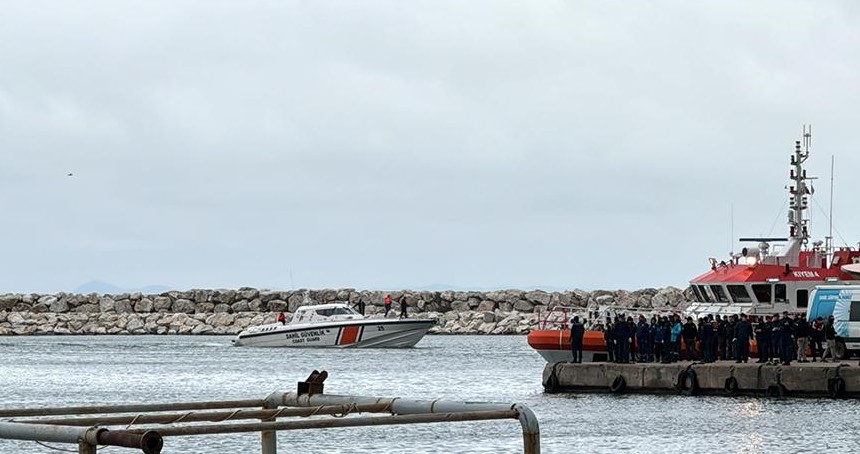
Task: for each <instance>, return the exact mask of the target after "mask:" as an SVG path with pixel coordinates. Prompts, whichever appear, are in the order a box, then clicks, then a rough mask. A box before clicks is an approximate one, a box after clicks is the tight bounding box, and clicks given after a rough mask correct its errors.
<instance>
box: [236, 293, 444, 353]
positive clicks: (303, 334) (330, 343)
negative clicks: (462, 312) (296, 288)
mask: <svg viewBox="0 0 860 454" xmlns="http://www.w3.org/2000/svg"><path fill="white" fill-rule="evenodd" d="M435 324H436V319H434V318H429V319H428V318H402V319H395V318H368V317H365V316H363V315H361V314H359V313H358V312H356V311H355V310H354V309H353V308H351V307H350V306H349V305H347V304H343V303H331V304H318V305H314V306H302V307H300V308H298V309H296V313H295V314H293V319H292V320H291V321H290V323H287V324H281V323H270V324H266V325H260V326H254V327H250V328H248V329H245V330H243V331H242V332H241V333H239V335H237V336H236V339H234V340H233V345H236V346H248V347H341V348H353V347H378V348H379V347H381V348H406V347H412V346H414V345H415V344H417V343H418V341H420V340H421V338H422V337H424V335H425V334H427V330H429V329H430V328H431V327H432V326H433V325H435Z"/></svg>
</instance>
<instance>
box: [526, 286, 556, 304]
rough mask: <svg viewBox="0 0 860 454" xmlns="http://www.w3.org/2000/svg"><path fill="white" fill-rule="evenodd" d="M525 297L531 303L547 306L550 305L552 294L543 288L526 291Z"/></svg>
mask: <svg viewBox="0 0 860 454" xmlns="http://www.w3.org/2000/svg"><path fill="white" fill-rule="evenodd" d="M525 299H526V300H527V301H529V302H531V303H535V304H541V305H544V306H547V305H549V303H550V300H551V299H552V296H551V295H550V294H549V293H547V292H545V291H543V290H534V291H531V292H528V293H526V298H525Z"/></svg>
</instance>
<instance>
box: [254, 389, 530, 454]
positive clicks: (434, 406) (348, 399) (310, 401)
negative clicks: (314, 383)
mask: <svg viewBox="0 0 860 454" xmlns="http://www.w3.org/2000/svg"><path fill="white" fill-rule="evenodd" d="M266 399H267V400H274V401H277V402H279V403H280V404H281V405H288V406H296V407H303V406H318V405H334V404H343V403H355V404H358V405H367V404H387V405H390V406H391V413H393V414H397V415H412V414H426V413H439V412H445V413H454V412H463V411H483V410H505V409H513V410H516V411H517V413H518V415H517V417H516V419H517V420H519V422H520V425H521V426H522V430H523V449H524V452H525V453H526V454H538V453H540V424H539V423H538V419H537V417H536V416H535V415H534V413H533V412H532V411H531V409H529V408H528V407H526V406H525V405H522V404H504V403H492V402H457V401H450V400H438V399H437V400H411V399H401V398H397V397H394V398H389V397H365V396H338V395H334V394H311V395H308V394H302V395H299V394H296V393H282V394H272V395H269V397H267V398H266Z"/></svg>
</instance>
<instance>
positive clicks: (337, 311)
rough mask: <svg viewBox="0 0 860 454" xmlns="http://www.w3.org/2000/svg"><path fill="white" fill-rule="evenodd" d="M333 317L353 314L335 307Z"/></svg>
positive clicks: (345, 309)
mask: <svg viewBox="0 0 860 454" xmlns="http://www.w3.org/2000/svg"><path fill="white" fill-rule="evenodd" d="M334 313H335V315H352V314H353V312H352V311H351V310H349V309H347V308H345V307H336V308H335V309H334Z"/></svg>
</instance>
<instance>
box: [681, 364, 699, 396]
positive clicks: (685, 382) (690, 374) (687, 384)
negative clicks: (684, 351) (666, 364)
mask: <svg viewBox="0 0 860 454" xmlns="http://www.w3.org/2000/svg"><path fill="white" fill-rule="evenodd" d="M676 386H677V389H678V392H679V393H681V394H684V395H687V396H695V395H696V394H698V393H699V377H698V376H697V375H696V371H694V370H693V369H685V370H682V371H681V372H679V373H678V384H677V385H676Z"/></svg>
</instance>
